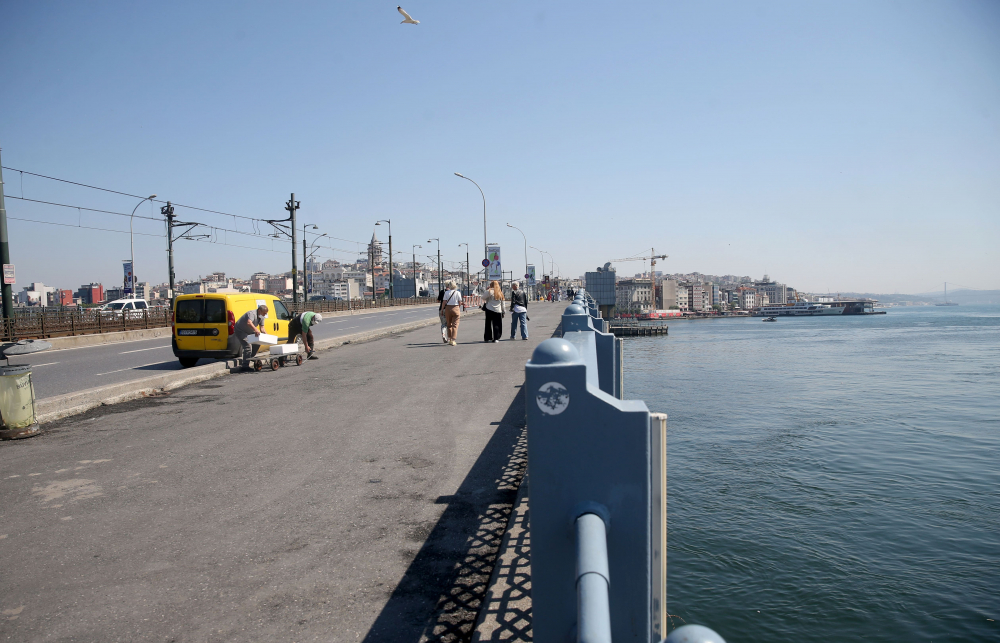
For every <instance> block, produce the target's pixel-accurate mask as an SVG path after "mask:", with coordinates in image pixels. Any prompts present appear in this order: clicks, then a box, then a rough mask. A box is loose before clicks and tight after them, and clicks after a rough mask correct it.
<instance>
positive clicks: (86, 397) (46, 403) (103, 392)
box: [35, 309, 481, 424]
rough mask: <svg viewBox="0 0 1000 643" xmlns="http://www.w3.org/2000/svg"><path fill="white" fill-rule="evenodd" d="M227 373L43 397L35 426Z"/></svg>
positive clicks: (223, 367)
mask: <svg viewBox="0 0 1000 643" xmlns="http://www.w3.org/2000/svg"><path fill="white" fill-rule="evenodd" d="M478 312H481V311H479V309H475V310H473V309H469V310H467V311H466V312H465V313H464V314H463V317H465V316H468V315H474V314H476V313H478ZM437 323H439V322H438V319H437V318H436V317H432V318H431V319H422V320H420V321H413V322H407V323H405V324H397V325H396V326H387V327H385V328H378V329H375V330H370V331H365V332H363V333H355V334H353V335H344V336H343V337H335V338H332V339H324V340H318V341H317V342H316V348H317V350H329V349H332V348H337V347H338V346H343V345H344V344H359V343H362V342H369V341H372V340H375V339H380V338H382V337H388V336H390V335H395V334H397V333H405V332H408V331H411V330H417V329H418V328H423V327H425V326H433V325H434V324H437ZM230 373H231V371H230V367H229V363H228V362H217V363H215V364H206V365H205V366H196V367H194V368H189V369H185V370H183V371H174V372H172V373H164V374H163V375H153V376H151V377H144V378H141V379H138V380H132V381H130V382H122V383H120V384H109V385H107V386H98V387H96V388H91V389H85V390H83V391H76V392H73V393H66V394H63V395H55V396H53V397H46V398H43V399H40V400H37V401H36V402H35V412H36V415H37V418H38V423H39V424H46V423H48V422H54V421H55V420H60V419H62V418H65V417H69V416H71V415H78V414H80V413H86V412H87V411H89V410H90V409H93V408H96V407H98V406H109V405H111V404H119V403H121V402H128V401H129V400H134V399H137V398H140V397H143V395H148V394H150V393H155V392H158V391H170V390H173V389H176V388H180V387H182V386H187V385H188V384H195V383H197V382H204V381H205V380H210V379H214V378H216V377H222V376H224V375H229V374H230Z"/></svg>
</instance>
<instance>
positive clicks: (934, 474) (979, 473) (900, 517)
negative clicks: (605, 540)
mask: <svg viewBox="0 0 1000 643" xmlns="http://www.w3.org/2000/svg"><path fill="white" fill-rule="evenodd" d="M625 354H626V358H625V368H626V375H625V394H626V397H628V398H630V399H643V400H645V401H646V403H647V404H648V405H649V407H650V410H653V411H663V412H666V413H668V414H669V417H670V419H669V425H668V426H669V440H668V449H669V454H668V462H669V483H668V484H669V529H670V531H669V547H668V549H669V554H668V565H669V568H668V607H669V611H670V613H671V614H674V615H677V616H679V617H681V618H683V619H684V621H686V622H688V623H700V624H703V625H708V626H711V627H713V628H715V629H716V630H717V631H719V633H720V634H722V635H723V636H724V637H725V638H726V639H727V640H728V641H730V642H744V641H769V642H776V641H795V642H800V641H830V640H834V639H836V640H865V641H894V642H895V641H982V640H994V641H995V640H1000V623H998V622H997V621H1000V517H998V512H1000V401H998V400H1000V307H996V306H979V307H971V306H970V307H960V308H936V307H919V308H894V309H890V310H889V314H887V315H876V316H869V317H827V318H812V319H808V318H798V319H788V318H786V319H779V320H778V323H775V324H763V323H761V320H760V319H759V318H751V319H719V320H711V321H687V322H674V323H673V324H671V327H670V336H669V337H651V338H634V339H626V341H625ZM988 619H993V621H990V620H988ZM681 623H682V622H681V621H679V620H677V619H674V621H673V626H675V627H676V626H677V625H679V624H681Z"/></svg>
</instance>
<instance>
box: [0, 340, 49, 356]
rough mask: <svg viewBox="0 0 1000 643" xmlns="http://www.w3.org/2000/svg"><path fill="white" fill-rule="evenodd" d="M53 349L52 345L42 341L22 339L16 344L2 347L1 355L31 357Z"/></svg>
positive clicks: (0, 349)
mask: <svg viewBox="0 0 1000 643" xmlns="http://www.w3.org/2000/svg"><path fill="white" fill-rule="evenodd" d="M49 348H52V344H50V343H48V342H45V341H42V340H40V339H22V340H21V341H19V342H16V343H8V344H4V345H3V346H0V355H3V356H4V357H12V356H14V355H29V354H31V353H37V352H38V351H44V350H46V349H49Z"/></svg>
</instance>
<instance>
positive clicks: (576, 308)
mask: <svg viewBox="0 0 1000 643" xmlns="http://www.w3.org/2000/svg"><path fill="white" fill-rule="evenodd" d="M586 314H587V311H586V309H585V308H584V307H583V306H581V305H579V304H570V305H569V306H566V310H564V311H563V315H586Z"/></svg>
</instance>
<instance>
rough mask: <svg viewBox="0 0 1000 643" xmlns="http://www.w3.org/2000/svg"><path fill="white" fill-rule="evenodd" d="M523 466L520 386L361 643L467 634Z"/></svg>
mask: <svg viewBox="0 0 1000 643" xmlns="http://www.w3.org/2000/svg"><path fill="white" fill-rule="evenodd" d="M526 466H527V434H526V430H525V409H524V393H523V388H522V389H519V390H518V393H517V396H516V397H515V398H514V401H513V402H511V405H510V406H509V407H508V408H507V411H506V412H505V413H504V416H503V419H502V420H501V421H500V423H499V426H497V428H496V431H495V432H494V434H493V437H492V438H491V439H490V441H489V443H488V444H487V445H486V448H485V449H483V452H482V453H481V454H480V455H479V458H478V459H477V460H476V463H475V464H474V465H473V466H472V469H471V470H470V471H469V473H468V475H467V476H466V477H465V480H464V481H462V485H461V486H460V487H459V489H458V491H457V492H456V493H455V495H453V496H447V497H441V498H439V499H438V502H440V503H446V504H447V505H448V508H447V509H445V511H444V513H443V514H442V515H441V519H440V520H438V522H437V524H436V525H435V526H434V529H433V530H432V531H431V533H430V535H429V536H428V537H427V540H425V541H424V544H423V547H421V549H420V551H419V552H418V553H417V555H416V557H415V558H414V559H413V562H412V563H410V566H409V568H408V569H407V570H406V573H405V574H404V575H403V578H402V579H401V580H400V582H399V585H397V586H396V589H395V591H393V593H392V595H391V596H390V597H389V600H388V602H387V603H386V605H385V607H384V608H383V609H382V612H381V613H380V614H379V616H378V618H377V619H375V623H374V624H373V625H372V627H371V629H370V630H369V631H368V634H367V635H366V636H365V638H364V643H385V642H397V641H398V642H407V643H417V642H418V641H444V642H448V643H451V642H458V641H468V640H470V639H471V637H472V632H473V628H475V625H476V617H477V615H478V613H479V607H480V604H481V603H482V600H483V597H484V596H485V594H486V589H487V586H488V584H489V580H490V574H491V572H492V571H493V564H494V562H495V560H496V555H497V550H498V548H499V546H500V542H501V540H502V539H503V535H504V532H505V531H506V528H507V522H508V520H509V518H510V514H511V510H512V508H513V505H514V502H515V500H516V498H517V489H518V486H519V485H520V483H521V478H522V476H523V475H524V470H525V467H526Z"/></svg>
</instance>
